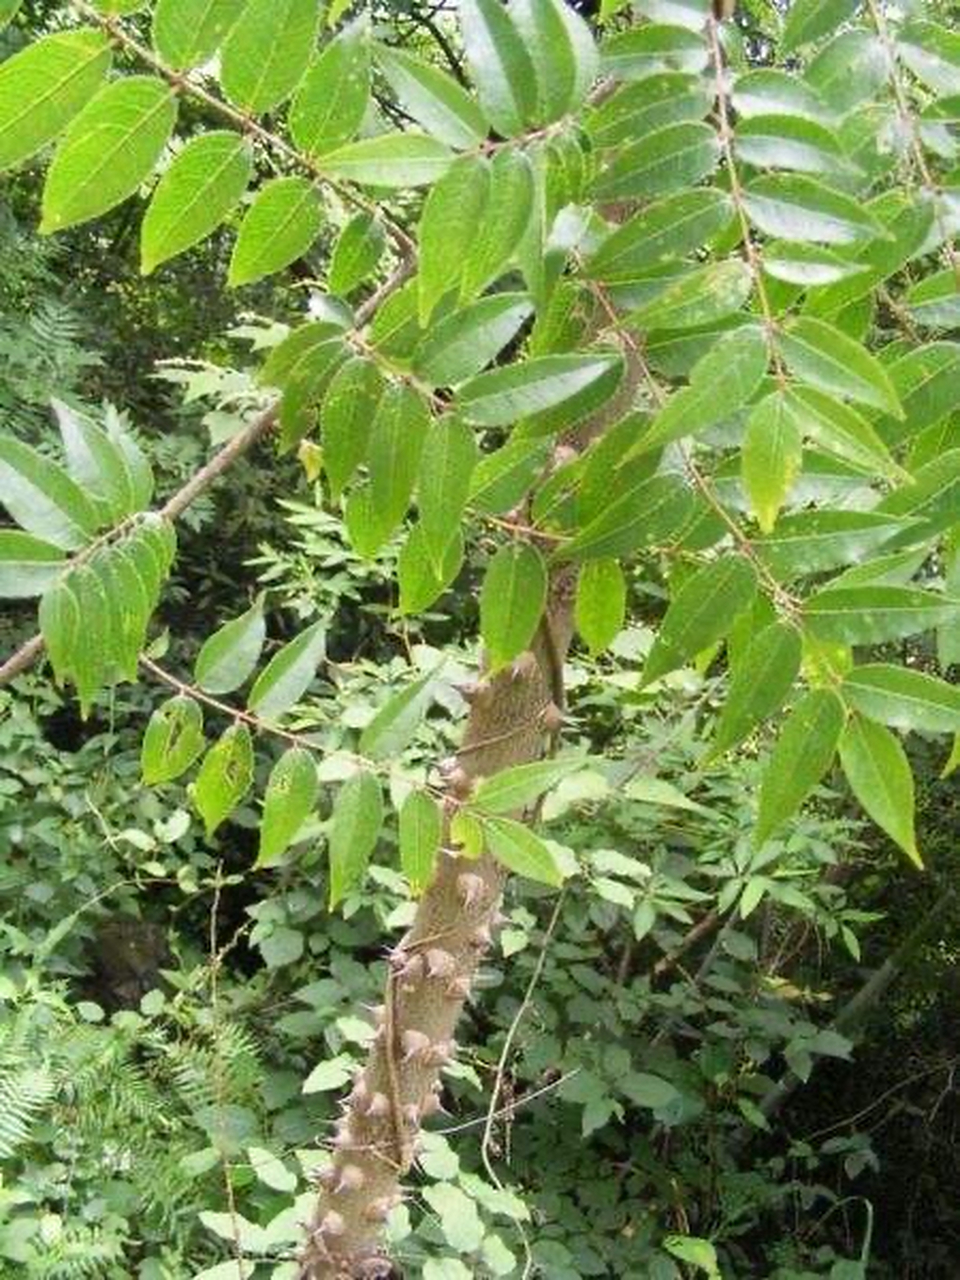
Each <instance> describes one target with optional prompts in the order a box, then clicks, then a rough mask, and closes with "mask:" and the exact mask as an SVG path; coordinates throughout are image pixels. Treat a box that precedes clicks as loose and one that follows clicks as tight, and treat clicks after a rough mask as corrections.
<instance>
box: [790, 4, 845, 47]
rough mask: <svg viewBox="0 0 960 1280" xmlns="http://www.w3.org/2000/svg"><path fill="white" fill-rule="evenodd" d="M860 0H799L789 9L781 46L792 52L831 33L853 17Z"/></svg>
mask: <svg viewBox="0 0 960 1280" xmlns="http://www.w3.org/2000/svg"><path fill="white" fill-rule="evenodd" d="M856 8H857V0H796V2H795V3H794V4H792V5H791V6H790V9H789V11H788V12H787V20H786V23H785V24H784V28H783V36H782V38H781V48H782V49H783V52H784V53H792V52H793V51H794V50H795V49H797V48H799V47H800V45H803V44H809V43H810V42H811V41H813V40H819V39H820V38H821V36H828V35H830V34H831V33H832V32H833V31H836V29H837V27H839V26H840V25H841V23H843V22H846V20H847V19H848V18H849V17H851V16H852V15H853V13H854V10H855V9H856Z"/></svg>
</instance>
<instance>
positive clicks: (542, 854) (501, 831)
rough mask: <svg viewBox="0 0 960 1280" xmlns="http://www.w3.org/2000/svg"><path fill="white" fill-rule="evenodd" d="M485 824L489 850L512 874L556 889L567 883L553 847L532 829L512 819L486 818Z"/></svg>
mask: <svg viewBox="0 0 960 1280" xmlns="http://www.w3.org/2000/svg"><path fill="white" fill-rule="evenodd" d="M481 824H482V827H483V835H484V839H485V840H486V844H487V848H488V849H489V850H490V852H491V854H493V856H494V857H495V858H496V860H497V861H498V862H500V863H502V864H503V865H504V866H505V867H506V868H507V870H508V871H513V872H515V874H516V875H518V876H526V877H527V879H528V880H537V881H539V882H540V883H541V884H548V885H551V886H552V887H554V888H559V886H560V885H561V884H562V883H563V875H564V873H563V871H562V869H561V868H560V866H559V864H558V863H557V860H556V858H555V857H554V856H553V854H552V853H551V852H550V848H549V846H548V845H546V844H544V842H543V841H542V840H541V839H540V837H539V836H537V835H534V833H533V832H532V831H531V830H530V828H529V827H525V826H524V825H523V823H522V822H514V820H513V819H512V818H487V817H484V818H483V819H482V820H481Z"/></svg>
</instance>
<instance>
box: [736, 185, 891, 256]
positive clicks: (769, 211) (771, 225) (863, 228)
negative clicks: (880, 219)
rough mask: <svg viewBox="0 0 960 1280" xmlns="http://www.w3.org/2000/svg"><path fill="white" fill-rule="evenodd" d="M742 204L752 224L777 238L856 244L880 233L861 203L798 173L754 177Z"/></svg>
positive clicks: (879, 229)
mask: <svg viewBox="0 0 960 1280" xmlns="http://www.w3.org/2000/svg"><path fill="white" fill-rule="evenodd" d="M744 205H745V207H746V210H747V213H748V214H749V216H750V220H751V221H752V222H753V223H754V225H755V226H757V227H758V228H759V229H760V230H761V231H762V232H763V233H764V234H765V235H768V236H775V237H776V238H777V239H780V240H799V241H807V240H813V241H819V242H820V243H822V244H856V243H857V242H858V241H860V240H872V239H873V238H874V237H875V236H878V235H880V233H881V228H880V227H879V225H878V224H877V222H876V221H875V219H874V218H873V217H872V216H871V215H870V214H869V213H868V212H867V210H866V209H865V208H864V207H863V205H862V204H859V203H858V202H857V201H856V200H854V199H853V198H852V197H850V196H847V195H843V194H842V193H841V192H839V191H834V190H833V188H832V187H827V186H824V185H823V183H821V182H817V181H815V180H814V179H813V178H807V177H803V176H801V175H799V174H770V175H767V176H765V177H761V178H755V179H754V180H753V181H752V182H751V183H750V184H749V185H748V186H747V188H746V190H745V192H744Z"/></svg>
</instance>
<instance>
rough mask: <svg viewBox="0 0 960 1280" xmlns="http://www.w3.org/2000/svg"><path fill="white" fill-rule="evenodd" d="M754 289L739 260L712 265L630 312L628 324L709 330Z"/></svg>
mask: <svg viewBox="0 0 960 1280" xmlns="http://www.w3.org/2000/svg"><path fill="white" fill-rule="evenodd" d="M752 289H753V277H752V275H751V273H750V268H749V267H748V265H747V264H746V263H745V262H744V261H742V260H741V259H740V258H733V259H728V260H727V261H725V262H711V263H710V264H709V265H707V266H705V267H700V268H699V269H697V270H694V271H690V272H689V273H687V274H685V275H682V276H680V277H679V278H678V279H677V280H676V281H675V282H674V283H672V284H668V285H667V287H666V288H665V289H663V290H662V291H661V292H659V293H657V294H656V295H655V296H654V297H653V298H652V299H651V300H650V301H649V302H647V303H645V304H644V305H643V306H642V307H638V308H637V310H636V311H633V312H631V314H630V316H629V317H628V323H629V324H630V325H631V326H632V327H635V328H638V329H694V328H698V327H704V328H706V327H707V326H709V325H713V324H716V323H717V322H718V321H720V320H723V319H725V318H726V317H727V316H729V315H732V314H733V313H734V312H736V311H739V310H740V308H741V307H742V306H743V304H744V303H745V302H746V301H747V299H748V298H749V296H750V293H751V291H752Z"/></svg>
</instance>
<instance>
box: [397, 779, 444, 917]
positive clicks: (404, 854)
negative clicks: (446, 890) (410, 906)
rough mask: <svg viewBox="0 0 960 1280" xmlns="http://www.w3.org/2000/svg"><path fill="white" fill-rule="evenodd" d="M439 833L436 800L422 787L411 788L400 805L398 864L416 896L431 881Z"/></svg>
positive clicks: (437, 852) (440, 821)
mask: <svg viewBox="0 0 960 1280" xmlns="http://www.w3.org/2000/svg"><path fill="white" fill-rule="evenodd" d="M442 836H443V817H442V815H441V812H440V806H439V805H438V804H437V802H436V800H434V799H433V797H432V796H429V795H427V793H426V792H425V791H411V792H410V794H409V795H408V796H407V798H406V800H404V802H403V805H402V807H401V809H400V867H401V870H402V871H403V874H404V875H405V876H406V877H407V880H408V881H409V883H410V890H411V892H412V893H413V895H414V897H416V898H418V897H419V896H420V894H422V893H423V891H424V889H426V887H427V885H428V884H429V883H430V878H431V876H432V875H433V868H434V866H435V864H436V861H437V855H438V854H439V852H440V841H441V839H442Z"/></svg>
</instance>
